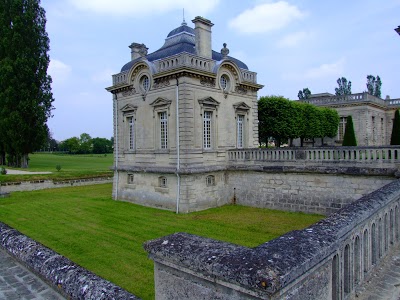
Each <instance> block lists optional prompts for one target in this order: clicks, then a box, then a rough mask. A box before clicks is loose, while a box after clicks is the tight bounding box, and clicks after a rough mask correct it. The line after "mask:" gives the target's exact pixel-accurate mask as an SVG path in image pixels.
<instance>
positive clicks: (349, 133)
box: [342, 116, 357, 146]
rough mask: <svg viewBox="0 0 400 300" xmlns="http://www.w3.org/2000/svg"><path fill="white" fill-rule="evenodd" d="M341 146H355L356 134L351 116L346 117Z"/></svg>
mask: <svg viewBox="0 0 400 300" xmlns="http://www.w3.org/2000/svg"><path fill="white" fill-rule="evenodd" d="M342 146H357V139H356V134H355V133H354V125H353V118H352V117H351V116H348V117H347V121H346V127H345V129H344V137H343V144H342Z"/></svg>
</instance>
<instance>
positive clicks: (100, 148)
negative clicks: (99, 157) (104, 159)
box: [92, 137, 113, 154]
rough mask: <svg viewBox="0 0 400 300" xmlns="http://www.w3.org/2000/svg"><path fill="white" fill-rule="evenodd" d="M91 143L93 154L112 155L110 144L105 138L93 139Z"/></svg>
mask: <svg viewBox="0 0 400 300" xmlns="http://www.w3.org/2000/svg"><path fill="white" fill-rule="evenodd" d="M92 142H93V153H95V154H104V153H112V151H113V149H112V146H113V144H112V142H111V141H110V140H108V139H106V138H99V137H97V138H94V139H92Z"/></svg>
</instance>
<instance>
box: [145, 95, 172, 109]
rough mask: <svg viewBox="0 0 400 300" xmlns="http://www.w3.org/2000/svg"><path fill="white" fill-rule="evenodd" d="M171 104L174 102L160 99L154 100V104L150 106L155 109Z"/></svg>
mask: <svg viewBox="0 0 400 300" xmlns="http://www.w3.org/2000/svg"><path fill="white" fill-rule="evenodd" d="M171 102H172V100H168V99H165V98H161V97H158V98H157V99H156V100H154V101H153V102H152V103H150V106H153V107H154V108H156V107H161V106H170V105H171Z"/></svg>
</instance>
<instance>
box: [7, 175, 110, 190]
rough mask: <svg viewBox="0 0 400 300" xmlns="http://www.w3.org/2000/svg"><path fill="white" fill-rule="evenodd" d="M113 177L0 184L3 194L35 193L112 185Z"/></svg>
mask: <svg viewBox="0 0 400 300" xmlns="http://www.w3.org/2000/svg"><path fill="white" fill-rule="evenodd" d="M111 182H112V178H111V177H99V178H86V179H73V180H63V181H53V180H33V181H19V182H2V183H0V192H1V193H10V192H22V191H35V190H43V189H54V188H62V187H68V186H82V185H92V184H103V183H111Z"/></svg>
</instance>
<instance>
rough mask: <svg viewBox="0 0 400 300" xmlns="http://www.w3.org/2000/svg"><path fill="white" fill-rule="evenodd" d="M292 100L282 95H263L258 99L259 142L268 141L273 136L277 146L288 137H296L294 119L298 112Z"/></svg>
mask: <svg viewBox="0 0 400 300" xmlns="http://www.w3.org/2000/svg"><path fill="white" fill-rule="evenodd" d="M292 102H293V101H289V99H287V98H284V97H282V96H274V95H272V96H265V97H261V98H260V100H259V101H258V120H259V138H260V142H263V143H264V142H265V143H267V142H268V138H269V137H273V138H274V139H275V141H276V144H277V146H280V144H281V143H282V142H283V141H285V140H288V139H293V138H295V137H298V132H297V131H298V129H297V127H296V126H297V124H296V119H297V117H298V112H296V111H295V109H294V108H293V106H292Z"/></svg>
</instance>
